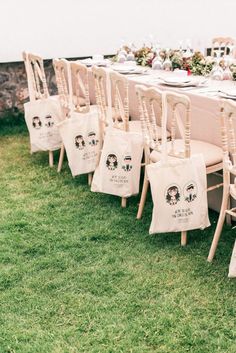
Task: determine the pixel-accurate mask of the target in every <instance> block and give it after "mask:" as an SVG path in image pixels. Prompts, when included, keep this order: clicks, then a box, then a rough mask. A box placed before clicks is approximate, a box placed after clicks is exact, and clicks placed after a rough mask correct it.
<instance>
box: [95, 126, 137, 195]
mask: <svg viewBox="0 0 236 353" xmlns="http://www.w3.org/2000/svg"><path fill="white" fill-rule="evenodd" d="M142 154H143V138H142V135H141V134H139V133H135V132H126V131H123V130H119V129H117V128H112V127H109V128H108V129H107V130H106V134H105V139H104V144H103V148H102V153H101V158H100V161H99V165H98V166H97V168H96V170H95V173H94V176H93V181H92V186H91V191H95V192H103V193H107V194H111V195H117V196H120V197H129V196H131V195H135V194H138V192H139V180H140V169H141V159H142Z"/></svg>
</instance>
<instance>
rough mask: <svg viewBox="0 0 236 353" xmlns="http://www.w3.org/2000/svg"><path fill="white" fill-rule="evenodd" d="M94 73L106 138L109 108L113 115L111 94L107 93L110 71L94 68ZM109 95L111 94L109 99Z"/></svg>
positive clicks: (102, 129) (97, 101) (101, 124)
mask: <svg viewBox="0 0 236 353" xmlns="http://www.w3.org/2000/svg"><path fill="white" fill-rule="evenodd" d="M92 73H93V78H94V91H95V98H96V104H97V107H98V112H99V121H100V127H101V131H102V136H103V138H104V133H105V128H106V127H107V126H108V125H109V119H108V114H109V112H108V106H109V109H111V114H112V107H111V104H112V103H111V92H107V87H108V86H109V85H108V81H107V80H108V78H109V77H108V71H107V70H106V69H104V68H102V67H98V66H93V67H92ZM108 94H110V96H109V97H108ZM108 101H109V103H108Z"/></svg>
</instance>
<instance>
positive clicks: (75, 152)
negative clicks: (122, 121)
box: [58, 106, 101, 176]
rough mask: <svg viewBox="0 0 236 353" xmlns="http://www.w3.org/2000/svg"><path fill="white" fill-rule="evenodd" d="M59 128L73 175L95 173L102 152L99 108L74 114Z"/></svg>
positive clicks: (59, 125)
mask: <svg viewBox="0 0 236 353" xmlns="http://www.w3.org/2000/svg"><path fill="white" fill-rule="evenodd" d="M58 128H59V131H60V134H61V137H62V141H63V144H64V146H65V150H66V154H67V158H68V163H69V167H70V170H71V173H72V175H73V176H76V175H80V174H86V173H90V172H93V171H94V170H95V168H96V165H97V164H98V158H99V155H100V150H101V136H100V125H99V118H98V111H97V107H96V106H94V107H93V106H91V108H90V111H89V112H88V113H75V112H74V113H72V114H71V117H70V118H68V119H66V120H64V121H63V122H61V123H60V124H58Z"/></svg>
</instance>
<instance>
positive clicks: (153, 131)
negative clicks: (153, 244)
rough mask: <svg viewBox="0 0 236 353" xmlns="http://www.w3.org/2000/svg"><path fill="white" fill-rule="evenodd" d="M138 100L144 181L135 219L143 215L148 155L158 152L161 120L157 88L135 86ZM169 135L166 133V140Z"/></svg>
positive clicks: (160, 100) (146, 189)
mask: <svg viewBox="0 0 236 353" xmlns="http://www.w3.org/2000/svg"><path fill="white" fill-rule="evenodd" d="M135 91H136V95H137V98H138V106H139V114H140V121H141V127H142V134H143V139H144V165H145V171H144V179H143V187H142V193H141V198H140V202H139V207H138V213H137V219H140V218H141V217H142V214H143V209H144V205H145V201H146V197H147V191H148V187H149V181H148V178H147V174H146V166H147V165H148V164H150V163H151V160H150V154H151V152H152V151H153V150H158V151H159V150H160V144H161V119H162V92H161V91H160V90H158V89H157V88H152V87H151V88H147V87H145V86H143V85H136V86H135ZM169 137H170V133H169V132H168V131H167V138H169Z"/></svg>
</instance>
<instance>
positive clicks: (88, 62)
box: [79, 58, 108, 67]
mask: <svg viewBox="0 0 236 353" xmlns="http://www.w3.org/2000/svg"><path fill="white" fill-rule="evenodd" d="M79 61H80V62H81V63H82V64H84V65H86V66H88V67H90V66H93V65H96V66H107V64H108V60H106V59H105V60H99V61H98V60H94V59H91V58H87V59H82V60H79Z"/></svg>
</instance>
